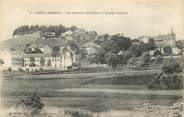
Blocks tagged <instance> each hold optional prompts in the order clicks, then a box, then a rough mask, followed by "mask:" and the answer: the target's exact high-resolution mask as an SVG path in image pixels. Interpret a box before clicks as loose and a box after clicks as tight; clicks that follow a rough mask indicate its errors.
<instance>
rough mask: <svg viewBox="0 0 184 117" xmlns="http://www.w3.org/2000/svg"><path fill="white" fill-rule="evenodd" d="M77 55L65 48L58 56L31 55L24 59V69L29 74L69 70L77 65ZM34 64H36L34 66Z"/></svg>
mask: <svg viewBox="0 0 184 117" xmlns="http://www.w3.org/2000/svg"><path fill="white" fill-rule="evenodd" d="M75 57H76V56H75V53H74V52H73V51H72V50H70V48H63V50H61V51H60V54H59V55H58V56H55V57H54V56H52V55H51V54H29V55H27V56H25V57H24V66H23V69H24V70H25V71H27V72H30V71H42V70H69V69H72V67H73V64H74V63H76V58H75ZM33 63H34V64H33Z"/></svg>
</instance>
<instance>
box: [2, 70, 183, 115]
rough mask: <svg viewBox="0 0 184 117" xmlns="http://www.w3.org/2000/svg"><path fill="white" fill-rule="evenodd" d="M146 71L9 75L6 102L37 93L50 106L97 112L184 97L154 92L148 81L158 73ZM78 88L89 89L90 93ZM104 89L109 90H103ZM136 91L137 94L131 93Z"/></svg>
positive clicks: (5, 81)
mask: <svg viewBox="0 0 184 117" xmlns="http://www.w3.org/2000/svg"><path fill="white" fill-rule="evenodd" d="M143 73H144V74H143ZM145 73H146V72H145V71H144V72H139V73H137V72H131V73H124V72H123V73H122V72H116V73H108V74H107V73H101V74H94V73H92V74H83V75H82V74H52V75H28V76H20V78H17V76H16V78H15V79H14V78H7V77H6V78H3V84H2V97H3V98H2V99H3V105H4V106H6V107H10V106H12V105H15V104H16V103H17V102H18V100H20V99H21V98H24V97H25V96H27V95H30V94H31V93H33V92H37V93H38V94H39V95H40V96H41V98H42V99H43V102H44V103H45V105H46V106H49V107H71V108H77V109H82V110H89V111H93V112H97V111H109V110H111V109H115V110H126V109H131V108H133V107H135V106H137V105H141V104H144V103H153V104H162V105H171V104H173V103H174V102H176V101H177V100H178V99H179V98H181V97H182V96H181V94H180V95H173V94H172V92H170V93H166V95H163V94H162V92H161V93H153V94H152V93H150V90H147V88H146V84H147V83H148V82H149V81H150V80H152V79H153V78H154V77H156V76H157V75H158V74H156V73H150V72H149V73H147V74H145ZM72 76H73V77H72ZM22 77H26V78H24V79H22ZM45 77H46V78H45ZM68 89H71V90H74V91H70V90H68ZM78 89H87V92H86V91H81V90H78ZM102 89H104V90H107V91H101V90H102ZM75 90H76V91H75ZM90 90H94V91H92V92H90ZM108 90H109V91H108ZM118 90H120V92H118ZM121 90H122V91H123V90H126V92H122V91H121ZM133 90H134V93H130V92H132V91H133ZM144 92H145V94H144ZM170 94H172V95H170Z"/></svg>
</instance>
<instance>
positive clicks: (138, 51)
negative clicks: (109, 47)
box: [129, 43, 145, 57]
mask: <svg viewBox="0 0 184 117" xmlns="http://www.w3.org/2000/svg"><path fill="white" fill-rule="evenodd" d="M144 47H145V46H144V44H143V43H140V44H133V45H132V46H130V48H129V50H130V51H132V52H133V53H134V55H135V56H136V57H139V56H141V55H142V53H143V52H144V51H145V48H144Z"/></svg>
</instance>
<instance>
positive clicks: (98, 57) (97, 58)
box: [89, 52, 105, 67]
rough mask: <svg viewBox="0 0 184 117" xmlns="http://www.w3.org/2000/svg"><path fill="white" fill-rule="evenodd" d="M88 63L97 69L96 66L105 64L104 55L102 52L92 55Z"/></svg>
mask: <svg viewBox="0 0 184 117" xmlns="http://www.w3.org/2000/svg"><path fill="white" fill-rule="evenodd" d="M89 61H90V62H91V63H95V64H97V67H98V64H103V63H105V55H104V53H102V52H99V53H96V54H94V55H92V56H91V57H90V58H89Z"/></svg>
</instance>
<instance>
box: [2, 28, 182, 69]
mask: <svg viewBox="0 0 184 117" xmlns="http://www.w3.org/2000/svg"><path fill="white" fill-rule="evenodd" d="M72 28H73V29H72ZM72 28H71V29H69V30H67V31H65V32H63V33H61V34H59V35H58V34H56V32H51V31H47V32H46V31H45V32H43V31H35V32H32V33H29V34H23V35H22V34H15V35H14V37H13V39H11V40H8V41H9V42H7V41H6V42H2V43H3V44H1V46H2V47H1V51H0V53H1V54H0V60H1V64H0V65H1V70H9V71H11V70H13V71H22V72H23V71H24V72H39V71H54V70H55V71H67V70H76V69H79V68H95V67H101V68H107V67H116V66H118V64H120V66H125V65H126V64H127V63H129V62H130V63H131V60H133V59H135V58H136V59H137V58H141V56H142V54H143V53H147V54H148V56H149V57H150V58H152V59H155V58H156V57H157V56H158V55H160V56H159V57H165V58H167V57H170V56H172V57H173V56H174V57H181V56H182V55H183V45H182V43H183V42H182V43H180V41H177V40H176V35H175V33H174V31H173V30H172V29H171V30H170V32H169V33H168V34H165V35H158V36H155V37H153V36H139V37H138V38H136V39H130V38H129V37H124V36H123V35H121V34H116V35H108V34H104V35H98V34H97V33H96V32H95V31H86V30H85V29H79V28H76V27H75V26H73V27H72ZM15 31H16V30H15ZM113 38H114V40H117V42H115V44H114V42H113V41H114V40H113ZM116 38H117V39H116ZM118 38H119V39H120V42H118ZM121 38H122V40H123V41H124V42H123V41H122V45H117V43H121ZM16 40H17V41H16ZM22 40H23V41H27V42H24V43H23V44H20V45H19V43H21V42H19V41H22ZM11 41H15V43H14V42H13V44H9V45H7V44H6V43H10V42H11ZM29 41H30V43H29ZM178 42H179V43H178ZM16 44H17V45H16ZM113 44H114V45H113ZM141 44H142V46H147V47H145V48H140V47H139V45H141ZM111 46H112V47H111ZM113 46H114V47H113ZM110 52H113V53H116V55H117V57H116V55H114V54H113V53H110ZM105 53H106V55H105ZM108 54H111V55H109V56H111V57H109V60H106V59H105V58H108V57H107V56H108ZM113 56H114V58H113ZM123 61H124V62H123ZM128 61H129V62H128ZM134 64H135V63H134Z"/></svg>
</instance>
